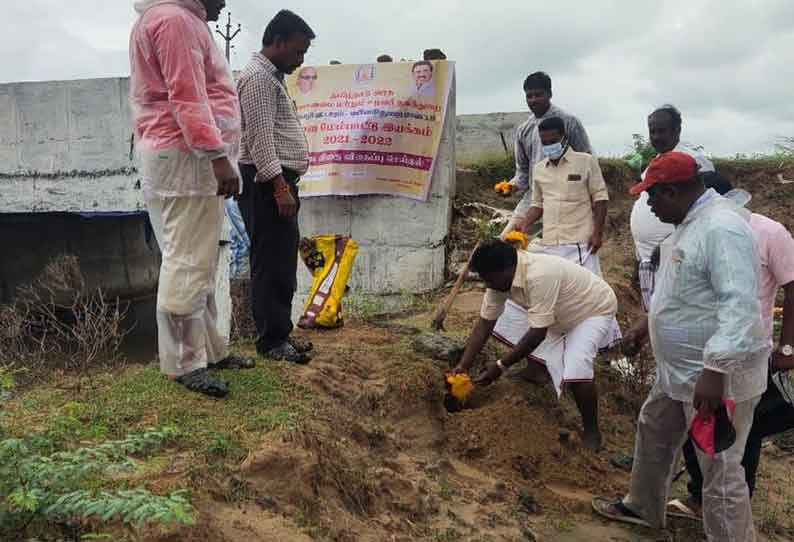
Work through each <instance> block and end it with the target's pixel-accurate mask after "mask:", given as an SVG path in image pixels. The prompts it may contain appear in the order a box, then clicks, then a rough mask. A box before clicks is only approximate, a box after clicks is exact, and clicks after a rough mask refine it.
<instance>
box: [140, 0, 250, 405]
mask: <svg viewBox="0 0 794 542" xmlns="http://www.w3.org/2000/svg"><path fill="white" fill-rule="evenodd" d="M224 7H225V2H224V0H139V1H137V2H135V10H136V11H137V12H138V14H139V15H140V16H139V18H138V21H137V22H136V23H135V26H134V27H133V29H132V35H131V37H130V65H131V70H132V75H131V77H130V105H131V108H132V113H133V121H134V124H135V134H136V141H137V142H138V144H137V149H138V154H139V158H140V165H141V176H142V181H143V191H144V198H145V200H146V206H147V209H148V211H149V217H150V220H151V222H152V226H153V228H154V232H155V236H156V237H157V243H158V244H159V245H160V251H161V252H162V266H161V268H160V281H159V286H158V290H157V330H158V350H159V357H160V369H161V370H162V372H163V373H164V374H165V375H167V376H168V377H169V378H172V379H174V380H176V381H177V382H179V383H181V384H183V385H184V386H185V387H187V388H188V389H190V390H192V391H196V392H199V393H204V394H206V395H210V396H214V397H224V396H226V395H227V394H228V384H227V383H226V382H225V381H223V380H220V379H218V378H215V377H213V376H212V375H210V373H209V372H208V371H207V368H208V367H210V368H216V369H225V368H250V367H253V365H254V362H253V360H250V359H244V358H239V357H235V356H228V355H227V354H228V352H227V346H228V345H227V344H226V341H225V340H224V339H223V338H222V337H221V335H220V333H219V332H218V328H217V322H216V320H217V308H216V305H215V273H216V270H217V266H218V255H219V243H220V234H221V227H222V224H223V213H224V208H223V198H224V197H230V196H233V195H235V194H237V193H239V190H240V181H239V175H238V173H237V171H236V169H235V167H234V166H233V165H232V164H234V163H235V161H236V155H237V148H238V146H239V141H240V112H239V109H240V105H239V100H238V99H237V92H236V90H235V84H234V80H233V78H232V75H231V72H230V70H229V67H228V65H227V63H226V59H225V58H224V57H223V55H222V54H221V52H220V50H219V49H218V47H217V46H216V45H215V42H214V40H213V39H212V34H211V33H210V30H209V28H208V27H207V21H215V20H217V19H218V16H219V15H220V12H221V10H222V9H223V8H224Z"/></svg>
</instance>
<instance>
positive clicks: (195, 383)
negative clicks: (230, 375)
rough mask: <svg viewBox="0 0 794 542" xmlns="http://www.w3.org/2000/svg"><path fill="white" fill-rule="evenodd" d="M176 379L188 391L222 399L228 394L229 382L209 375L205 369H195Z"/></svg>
mask: <svg viewBox="0 0 794 542" xmlns="http://www.w3.org/2000/svg"><path fill="white" fill-rule="evenodd" d="M176 381H177V382H179V383H180V384H182V385H183V386H185V387H186V388H187V389H189V390H190V391H194V392H196V393H203V394H204V395H209V396H210V397H216V398H218V399H222V398H224V397H226V396H227V395H229V384H228V383H227V382H226V381H224V380H220V379H218V378H214V377H212V376H210V373H209V372H208V371H207V369H197V370H195V371H193V372H192V373H188V374H186V375H182V376H180V377H179V378H177V379H176Z"/></svg>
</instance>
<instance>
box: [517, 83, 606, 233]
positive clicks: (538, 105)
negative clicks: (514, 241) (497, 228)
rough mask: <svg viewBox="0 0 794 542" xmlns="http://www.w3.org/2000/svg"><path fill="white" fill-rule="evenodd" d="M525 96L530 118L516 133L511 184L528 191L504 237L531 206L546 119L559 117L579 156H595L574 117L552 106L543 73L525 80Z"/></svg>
mask: <svg viewBox="0 0 794 542" xmlns="http://www.w3.org/2000/svg"><path fill="white" fill-rule="evenodd" d="M524 95H525V97H526V102H527V106H528V107H529V110H530V115H529V118H528V119H527V121H526V122H525V123H524V124H522V125H521V126H519V127H518V129H517V130H516V141H515V157H516V174H515V176H514V177H513V179H512V180H511V181H510V184H512V185H514V186H515V187H517V188H518V189H519V190H525V191H526V192H525V193H524V197H523V198H521V201H520V202H519V203H518V205H517V206H516V208H515V210H514V211H513V215H512V217H511V219H510V221H509V222H508V223H507V227H505V229H504V231H503V232H502V236H503V237H504V235H505V234H507V233H508V232H511V231H513V230H515V229H516V226H517V225H518V223H519V222H520V221H521V220H522V219H523V218H524V217H525V216H526V214H527V211H529V207H530V204H531V202H532V171H533V168H534V167H535V165H536V164H537V163H538V162H540V161H541V160H543V159H544V158H545V156H544V154H543V144H542V143H541V141H540V133H539V132H538V126H539V125H540V123H541V122H543V121H544V120H545V119H548V118H551V117H558V118H560V119H562V121H563V123H564V125H565V128H564V130H565V133H566V134H567V137H568V145H569V146H570V147H571V148H572V149H573V150H575V151H577V152H586V153H588V154H593V149H592V147H591V146H590V139H589V138H588V137H587V132H586V131H585V129H584V126H582V123H581V121H579V119H578V118H576V117H575V116H573V115H571V114H569V113H567V112H566V111H564V110H563V109H561V108H559V107H557V106H556V105H555V104H553V103H551V97H552V92H551V77H549V76H548V75H547V74H546V73H544V72H535V73H532V74H530V75H529V76H527V78H526V79H525V80H524Z"/></svg>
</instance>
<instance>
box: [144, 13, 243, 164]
mask: <svg viewBox="0 0 794 542" xmlns="http://www.w3.org/2000/svg"><path fill="white" fill-rule="evenodd" d="M135 9H136V11H137V12H138V13H139V14H140V17H139V19H138V21H137V22H136V23H135V26H134V27H133V29H132V35H131V37H130V65H131V70H132V74H131V77H130V105H131V107H132V114H133V120H134V123H135V131H136V142H137V145H138V148H139V149H141V150H150V151H151V150H154V151H157V150H164V149H178V150H181V151H184V152H190V153H192V154H194V155H196V156H199V157H208V158H217V157H220V156H229V157H230V158H231V159H232V160H234V159H235V155H236V149H237V147H238V145H239V140H240V103H239V100H238V99H237V89H236V88H235V84H234V79H233V78H232V74H231V71H230V70H229V66H228V64H227V62H226V59H225V58H224V56H223V54H222V53H221V51H220V49H218V47H217V45H216V44H215V41H214V40H213V38H212V34H211V33H210V30H209V28H208V27H207V15H206V11H205V10H204V7H203V5H202V4H201V2H200V1H199V0H168V1H165V0H138V1H137V2H135Z"/></svg>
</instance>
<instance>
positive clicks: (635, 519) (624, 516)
mask: <svg viewBox="0 0 794 542" xmlns="http://www.w3.org/2000/svg"><path fill="white" fill-rule="evenodd" d="M592 506H593V511H594V512H595V513H596V514H598V515H599V516H601V517H603V518H606V519H609V520H612V521H619V522H621V523H630V524H631V525H642V526H643V527H650V526H651V524H650V523H648V522H647V521H645V520H644V519H642V518H641V517H640V516H638V515H637V514H635V513H634V512H632V511H631V510H629V509H628V508H627V507H626V505H625V504H623V501H622V500H620V499H605V498H604V497H595V498H594V499H593V500H592ZM611 509H615V510H617V512H613V511H611Z"/></svg>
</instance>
